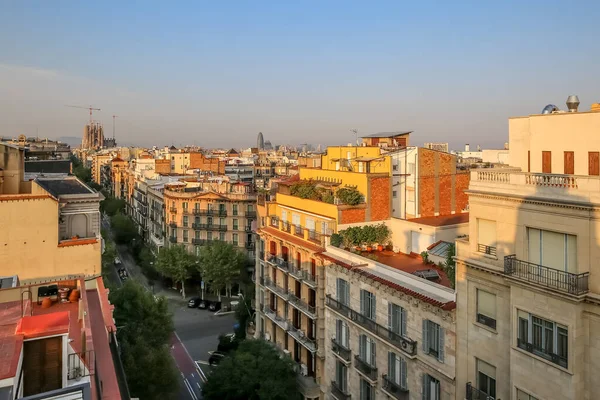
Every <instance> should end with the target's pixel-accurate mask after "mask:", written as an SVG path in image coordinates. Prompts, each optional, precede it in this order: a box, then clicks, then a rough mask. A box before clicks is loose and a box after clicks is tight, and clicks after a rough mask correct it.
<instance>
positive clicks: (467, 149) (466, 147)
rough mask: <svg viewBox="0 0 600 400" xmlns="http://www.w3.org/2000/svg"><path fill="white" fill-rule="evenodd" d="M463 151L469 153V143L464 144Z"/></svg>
mask: <svg viewBox="0 0 600 400" xmlns="http://www.w3.org/2000/svg"><path fill="white" fill-rule="evenodd" d="M465 151H471V149H470V147H469V143H467V144H465Z"/></svg>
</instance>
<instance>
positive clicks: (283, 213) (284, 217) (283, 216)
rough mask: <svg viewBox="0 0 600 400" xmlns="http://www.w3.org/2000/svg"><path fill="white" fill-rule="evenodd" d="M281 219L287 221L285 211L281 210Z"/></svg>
mask: <svg viewBox="0 0 600 400" xmlns="http://www.w3.org/2000/svg"><path fill="white" fill-rule="evenodd" d="M281 220H282V221H284V222H287V211H286V210H281Z"/></svg>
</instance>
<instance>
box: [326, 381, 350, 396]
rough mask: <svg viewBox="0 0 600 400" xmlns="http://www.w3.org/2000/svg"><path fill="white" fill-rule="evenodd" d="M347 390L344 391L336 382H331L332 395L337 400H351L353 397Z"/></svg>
mask: <svg viewBox="0 0 600 400" xmlns="http://www.w3.org/2000/svg"><path fill="white" fill-rule="evenodd" d="M346 390H347V389H346ZM346 390H344V389H342V388H341V387H340V386H339V385H338V383H337V382H336V381H331V394H332V395H333V397H335V398H336V399H338V400H348V399H350V398H351V397H352V396H351V395H350V393H348V392H347V391H346Z"/></svg>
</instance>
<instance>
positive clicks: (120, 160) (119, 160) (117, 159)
mask: <svg viewBox="0 0 600 400" xmlns="http://www.w3.org/2000/svg"><path fill="white" fill-rule="evenodd" d="M112 161H114V162H123V161H125V160H123V159H122V158H120V157H115V158H113V159H112Z"/></svg>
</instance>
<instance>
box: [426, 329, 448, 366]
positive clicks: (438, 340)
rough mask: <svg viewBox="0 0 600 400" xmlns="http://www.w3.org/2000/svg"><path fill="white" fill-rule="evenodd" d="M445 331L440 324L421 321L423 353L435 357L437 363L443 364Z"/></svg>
mask: <svg viewBox="0 0 600 400" xmlns="http://www.w3.org/2000/svg"><path fill="white" fill-rule="evenodd" d="M445 335H446V330H445V329H444V328H442V327H441V326H440V324H438V323H435V322H433V321H430V320H428V319H424V320H423V352H424V353H425V354H429V355H431V356H433V357H435V358H436V359H437V360H438V361H440V362H444V350H445V349H444V346H445V342H446V341H445V339H446V338H445Z"/></svg>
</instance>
